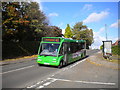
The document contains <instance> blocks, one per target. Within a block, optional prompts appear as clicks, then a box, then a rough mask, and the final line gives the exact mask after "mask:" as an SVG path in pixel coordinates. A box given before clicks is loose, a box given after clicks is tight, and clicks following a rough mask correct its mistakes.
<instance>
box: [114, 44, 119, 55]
mask: <svg viewBox="0 0 120 90" xmlns="http://www.w3.org/2000/svg"><path fill="white" fill-rule="evenodd" d="M112 54H113V55H120V46H119V45H117V46H112Z"/></svg>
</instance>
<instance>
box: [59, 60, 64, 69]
mask: <svg viewBox="0 0 120 90" xmlns="http://www.w3.org/2000/svg"><path fill="white" fill-rule="evenodd" d="M62 66H63V61H61V62H60V64H59V66H58V68H59V69H60V68H62Z"/></svg>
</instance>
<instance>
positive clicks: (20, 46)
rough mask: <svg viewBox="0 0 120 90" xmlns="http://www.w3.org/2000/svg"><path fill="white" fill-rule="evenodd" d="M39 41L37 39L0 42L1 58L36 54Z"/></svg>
mask: <svg viewBox="0 0 120 90" xmlns="http://www.w3.org/2000/svg"><path fill="white" fill-rule="evenodd" d="M39 43H40V42H39V41H27V42H20V43H13V42H2V60H4V59H10V58H16V57H21V56H28V55H34V54H37V52H38V47H39Z"/></svg>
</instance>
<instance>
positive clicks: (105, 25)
mask: <svg viewBox="0 0 120 90" xmlns="http://www.w3.org/2000/svg"><path fill="white" fill-rule="evenodd" d="M105 31H106V41H107V24H105Z"/></svg>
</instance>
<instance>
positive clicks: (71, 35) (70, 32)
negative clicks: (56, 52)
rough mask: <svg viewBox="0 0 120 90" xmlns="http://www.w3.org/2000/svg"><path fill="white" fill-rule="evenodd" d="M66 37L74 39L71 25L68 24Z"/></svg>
mask: <svg viewBox="0 0 120 90" xmlns="http://www.w3.org/2000/svg"><path fill="white" fill-rule="evenodd" d="M64 36H65V37H66V38H72V37H73V34H72V31H71V28H70V25H69V24H67V27H66V29H65V34H64Z"/></svg>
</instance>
